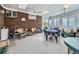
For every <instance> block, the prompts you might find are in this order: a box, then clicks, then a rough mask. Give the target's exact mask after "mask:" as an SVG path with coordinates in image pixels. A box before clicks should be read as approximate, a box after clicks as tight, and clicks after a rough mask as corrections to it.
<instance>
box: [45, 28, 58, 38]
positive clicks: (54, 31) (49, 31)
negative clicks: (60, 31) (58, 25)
mask: <svg viewBox="0 0 79 59" xmlns="http://www.w3.org/2000/svg"><path fill="white" fill-rule="evenodd" d="M45 32H46V40H48V35H52V37H53V36H54V34H55V33H56V32H57V30H55V29H46V30H45ZM51 39H52V38H51Z"/></svg>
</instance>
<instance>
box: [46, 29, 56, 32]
mask: <svg viewBox="0 0 79 59" xmlns="http://www.w3.org/2000/svg"><path fill="white" fill-rule="evenodd" d="M46 31H48V32H57V30H54V29H52V30H50V29H46Z"/></svg>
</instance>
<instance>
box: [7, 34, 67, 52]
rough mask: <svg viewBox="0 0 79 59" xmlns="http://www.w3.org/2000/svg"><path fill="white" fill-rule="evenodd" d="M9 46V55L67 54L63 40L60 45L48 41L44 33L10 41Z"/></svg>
mask: <svg viewBox="0 0 79 59" xmlns="http://www.w3.org/2000/svg"><path fill="white" fill-rule="evenodd" d="M9 46H10V47H9V49H8V51H7V53H8V54H67V47H66V46H65V44H64V42H63V38H61V40H60V42H59V43H56V41H55V40H53V41H46V40H45V39H44V34H43V33H39V34H34V35H32V36H26V37H25V38H23V39H16V40H10V45H9Z"/></svg>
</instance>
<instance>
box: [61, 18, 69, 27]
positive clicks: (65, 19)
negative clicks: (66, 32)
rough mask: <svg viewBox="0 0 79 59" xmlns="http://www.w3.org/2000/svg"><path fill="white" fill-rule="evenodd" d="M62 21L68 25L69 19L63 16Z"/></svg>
mask: <svg viewBox="0 0 79 59" xmlns="http://www.w3.org/2000/svg"><path fill="white" fill-rule="evenodd" d="M62 22H63V26H68V19H67V18H63V19H62Z"/></svg>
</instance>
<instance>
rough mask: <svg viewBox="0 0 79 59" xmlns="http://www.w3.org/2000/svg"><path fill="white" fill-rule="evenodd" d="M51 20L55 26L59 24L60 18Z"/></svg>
mask: <svg viewBox="0 0 79 59" xmlns="http://www.w3.org/2000/svg"><path fill="white" fill-rule="evenodd" d="M53 22H54V24H53V25H54V26H55V27H56V26H59V25H60V19H59V18H56V19H54V20H53Z"/></svg>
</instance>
